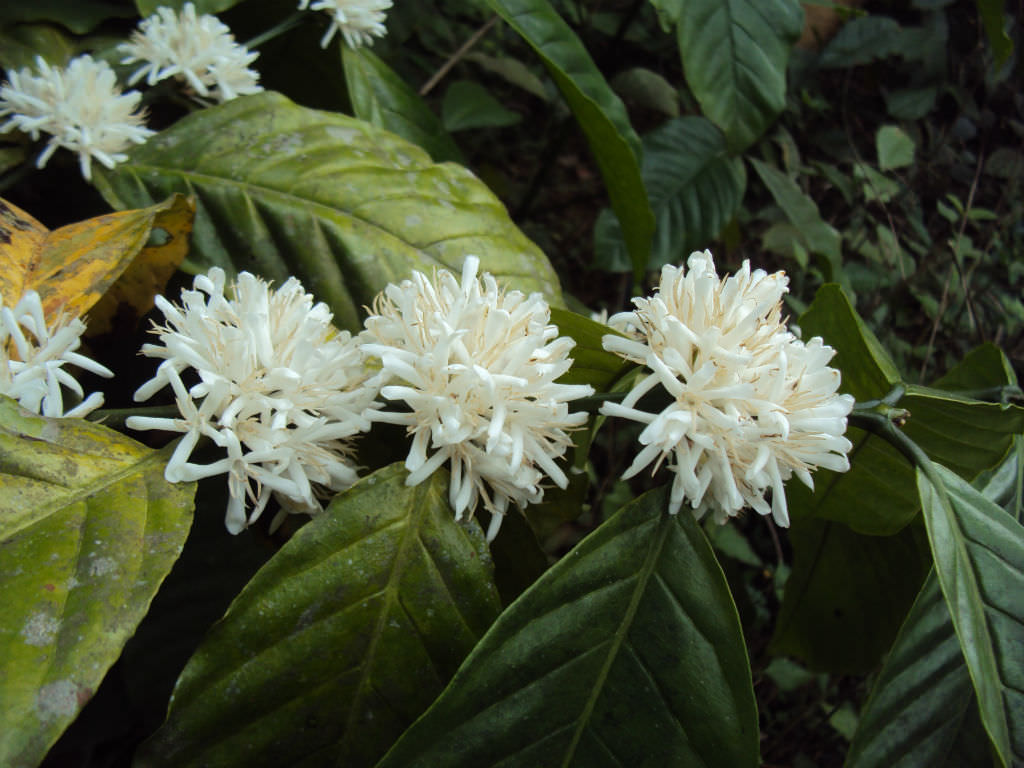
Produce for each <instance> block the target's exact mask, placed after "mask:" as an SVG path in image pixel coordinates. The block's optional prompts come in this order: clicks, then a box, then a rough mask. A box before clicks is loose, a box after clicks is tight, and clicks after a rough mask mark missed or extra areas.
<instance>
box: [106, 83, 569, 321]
mask: <svg viewBox="0 0 1024 768" xmlns="http://www.w3.org/2000/svg"><path fill="white" fill-rule="evenodd" d="M129 155H130V156H129V159H128V160H127V161H126V162H124V163H121V164H119V165H118V166H117V168H116V169H115V170H114V171H105V172H104V174H103V175H102V177H100V176H97V185H98V186H99V188H100V189H101V191H102V193H103V194H104V196H105V197H106V199H107V200H108V202H110V203H111V205H113V206H115V207H120V208H124V207H138V204H139V203H141V202H142V201H147V202H146V203H144V204H149V202H148V201H154V200H164V199H166V198H167V196H168V195H169V194H170V192H171V191H180V192H187V193H191V194H194V195H195V196H196V200H197V210H196V220H195V229H194V230H193V235H192V248H193V250H192V252H191V254H190V258H189V263H190V264H191V266H192V268H193V269H196V270H205V269H208V268H209V267H211V266H215V265H216V266H221V267H223V268H224V269H225V270H227V271H228V272H229V273H233V272H238V271H241V270H243V269H247V270H250V271H253V272H256V273H258V274H260V275H261V276H263V277H265V278H267V279H271V280H274V281H275V282H276V283H278V284H280V283H283V282H284V281H285V280H287V279H288V278H289V277H291V276H295V277H298V278H299V279H300V280H301V281H302V283H303V285H304V286H305V288H306V289H307V290H309V291H310V292H311V293H313V294H314V295H315V296H317V298H318V299H321V300H323V301H325V302H326V303H327V304H328V306H330V308H331V309H332V311H333V312H334V316H335V318H334V322H335V325H337V326H339V327H341V328H347V329H349V330H353V331H358V330H359V329H360V328H361V327H362V307H363V306H365V305H369V304H370V303H372V301H373V298H374V296H375V295H376V294H377V292H378V291H380V290H381V289H382V288H383V287H384V286H385V285H387V284H388V283H389V282H400V281H401V280H403V279H406V278H407V277H408V276H409V273H410V271H411V270H413V269H419V270H421V271H425V272H427V273H429V272H430V271H431V269H432V268H434V267H447V268H449V269H452V270H454V271H455V272H456V273H459V272H461V269H462V263H463V261H464V259H465V257H466V256H467V255H470V254H473V255H476V256H479V257H480V261H481V266H482V268H483V269H484V270H487V271H489V272H491V273H492V274H494V275H495V277H497V278H499V280H501V281H502V282H504V283H507V284H509V285H510V287H513V288H518V289H520V290H522V291H525V292H531V291H539V292H541V293H543V294H544V295H545V296H546V297H547V299H548V300H549V301H550V302H552V303H554V304H556V305H558V304H560V303H561V293H560V289H559V284H558V277H557V275H556V274H555V272H554V270H553V268H552V267H551V264H550V263H549V262H548V260H547V257H545V256H544V254H543V253H542V252H541V251H540V249H538V248H537V246H536V245H534V244H533V243H532V242H531V241H530V240H529V239H527V238H526V236H525V235H523V233H522V232H520V230H519V229H518V228H517V227H516V226H515V225H514V224H513V223H512V221H511V220H510V219H509V217H508V213H507V211H506V210H505V207H504V206H503V205H502V204H501V202H500V201H499V200H497V198H495V197H494V195H493V194H491V192H490V191H489V190H488V189H487V188H486V187H485V186H484V185H483V184H482V183H481V182H480V181H479V180H478V179H477V178H476V177H475V176H473V174H472V173H470V172H469V171H468V170H466V169H465V168H462V167H460V166H457V165H453V164H442V165H435V164H434V163H432V162H431V161H430V158H429V157H428V156H427V154H426V153H425V152H424V151H423V150H421V149H420V148H419V147H416V146H414V145H412V144H409V143H408V142H406V141H404V140H402V139H400V138H398V137H397V136H394V135H393V134H390V133H387V132H385V131H381V130H380V129H378V128H375V127H374V126H372V125H370V124H369V123H365V122H363V121H360V120H354V119H352V118H348V117H344V116H342V115H337V114H334V113H330V112H321V111H317V110H312V109H306V108H304V107H300V106H297V105H296V104H293V103H292V102H290V101H289V100H288V99H286V98H285V97H283V96H281V95H280V94H276V93H273V92H269V91H268V92H264V93H260V94H256V95H253V96H244V97H241V98H238V99H234V100H233V101H229V102H227V103H226V104H222V105H220V106H217V107H211V108H209V109H204V110H201V111H200V112H197V113H195V114H193V115H190V116H189V117H187V118H185V119H183V120H181V121H179V122H178V123H176V124H175V125H174V126H173V127H172V128H170V129H168V130H166V131H163V132H162V133H160V134H159V135H158V136H154V137H152V138H151V139H150V140H149V141H147V142H146V144H144V145H142V146H139V147H136V148H134V149H133V150H131V151H130V152H129ZM239 157H244V158H245V160H244V162H243V163H241V164H240V163H239Z"/></svg>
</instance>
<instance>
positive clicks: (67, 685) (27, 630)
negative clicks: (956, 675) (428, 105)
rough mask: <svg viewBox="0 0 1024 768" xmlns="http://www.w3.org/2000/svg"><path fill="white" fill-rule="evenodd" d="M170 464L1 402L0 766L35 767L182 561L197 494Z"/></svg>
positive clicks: (103, 434)
mask: <svg viewBox="0 0 1024 768" xmlns="http://www.w3.org/2000/svg"><path fill="white" fill-rule="evenodd" d="M167 456H168V452H167V451H153V450H151V449H149V448H146V447H145V446H144V445H141V444H139V443H136V442H135V441H134V440H131V439H129V438H127V437H125V436H124V435H121V434H120V433H118V432H114V431H113V430H111V429H108V428H107V427H103V426H100V425H99V424H92V423H89V422H85V421H81V420H79V419H47V418H44V417H42V416H37V415H35V414H32V413H30V412H28V411H25V410H24V409H22V408H20V407H19V406H18V405H17V403H15V402H14V401H13V400H10V399H8V398H6V397H3V398H0V564H2V565H0V594H2V595H3V598H2V599H0V723H2V724H3V725H2V727H0V765H4V766H34V765H38V764H39V763H40V761H42V759H43V756H44V755H45V754H46V751H47V750H48V749H49V748H50V746H51V745H52V744H53V743H54V742H55V741H56V740H57V737H58V736H59V735H60V734H61V732H62V731H63V730H64V729H65V728H66V727H67V726H68V724H70V723H71V721H72V720H74V718H75V716H76V715H77V714H78V712H79V710H80V709H81V708H82V707H83V706H84V705H85V704H86V702H88V701H89V699H90V698H92V695H93V693H95V691H96V689H97V688H98V687H99V684H100V681H101V680H102V679H103V676H104V675H105V674H106V672H107V670H108V669H109V668H110V665H111V664H113V663H114V662H115V661H116V660H117V657H118V656H119V655H120V653H121V649H122V647H123V646H124V644H125V642H127V640H128V638H130V637H131V635H132V632H134V631H135V627H136V626H137V625H138V623H139V621H141V620H142V617H143V616H145V615H146V611H147V610H148V608H149V604H150V601H151V600H152V599H153V596H154V595H155V594H156V591H157V589H158V588H159V587H160V583H161V582H162V581H163V580H164V577H165V576H166V575H167V573H168V571H170V569H171V566H172V565H173V564H174V561H175V560H176V559H177V557H178V555H179V554H180V552H181V548H182V546H183V545H184V542H185V538H186V536H187V535H188V529H189V525H190V524H191V522H192V496H193V494H194V492H195V485H194V484H193V483H184V484H178V485H174V484H171V483H168V482H167V481H166V480H164V477H163V472H164V466H165V464H166V461H167Z"/></svg>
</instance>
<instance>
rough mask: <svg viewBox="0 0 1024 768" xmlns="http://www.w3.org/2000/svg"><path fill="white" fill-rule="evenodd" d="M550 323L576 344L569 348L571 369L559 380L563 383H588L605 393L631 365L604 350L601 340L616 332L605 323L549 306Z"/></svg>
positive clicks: (595, 389) (596, 390) (597, 390)
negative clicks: (570, 349) (570, 350)
mask: <svg viewBox="0 0 1024 768" xmlns="http://www.w3.org/2000/svg"><path fill="white" fill-rule="evenodd" d="M551 322H552V323H554V324H555V325H557V326H558V332H559V334H560V335H562V336H570V337H571V338H572V339H573V340H574V341H575V342H576V346H575V347H573V348H572V352H570V353H569V354H570V356H571V357H572V360H573V362H572V368H570V369H569V371H568V372H566V373H565V374H564V375H563V376H562V378H560V379H559V382H560V383H562V384H589V385H590V386H592V387H593V388H594V391H595V392H608V391H609V390H610V389H611V386H612V384H614V383H615V381H616V380H617V379H618V378H619V377H620V376H622V374H623V373H625V371H626V370H627V369H628V368H629V367H630V363H629V362H627V361H626V360H623V359H622V358H621V357H619V356H618V355H616V354H614V353H612V352H606V351H605V349H604V347H603V346H602V343H601V339H602V338H604V337H605V336H607V335H608V334H613V335H614V334H616V333H617V331H615V330H613V329H612V328H610V327H609V326H607V325H605V324H604V323H598V322H596V321H594V320H591V319H590V318H589V317H584V316H583V315H579V314H576V313H575V312H570V311H568V310H565V309H552V310H551Z"/></svg>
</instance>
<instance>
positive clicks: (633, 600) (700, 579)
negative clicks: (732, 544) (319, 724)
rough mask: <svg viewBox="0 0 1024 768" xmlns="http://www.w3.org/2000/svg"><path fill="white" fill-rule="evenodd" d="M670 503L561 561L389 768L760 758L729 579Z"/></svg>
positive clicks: (384, 766) (501, 625)
mask: <svg viewBox="0 0 1024 768" xmlns="http://www.w3.org/2000/svg"><path fill="white" fill-rule="evenodd" d="M667 504H668V493H667V490H666V489H664V488H662V489H658V490H655V491H652V492H650V493H647V494H644V495H643V496H641V497H640V498H638V499H637V500H636V501H634V502H632V503H630V504H628V505H627V506H625V507H624V508H623V509H622V510H620V511H619V512H618V513H616V514H615V515H614V516H613V517H612V518H610V519H609V520H608V521H607V522H605V523H604V524H603V525H602V526H601V527H600V528H599V529H598V530H597V531H595V532H594V533H592V534H591V535H590V536H588V537H587V538H586V539H584V540H583V542H581V543H580V544H579V545H578V546H577V547H576V548H575V549H574V550H573V551H572V552H570V553H569V554H568V555H566V556H565V557H564V558H563V559H562V560H561V561H559V562H558V563H556V564H555V565H554V566H552V567H551V569H549V570H548V571H547V572H546V573H545V574H544V575H543V576H542V577H541V578H540V579H539V580H538V581H537V583H536V584H534V585H533V586H532V587H531V588H530V589H528V590H527V591H526V592H524V593H523V595H522V596H521V597H520V598H519V600H517V601H516V602H515V603H513V604H512V605H511V606H510V607H509V608H508V609H507V610H506V611H505V612H504V613H503V614H502V615H501V617H500V618H499V619H498V621H497V622H496V623H495V624H494V626H493V627H491V629H490V630H489V631H488V633H487V634H486V635H485V636H484V638H483V640H481V641H480V643H479V645H478V646H477V647H476V648H475V649H474V650H473V652H472V653H471V654H470V656H469V657H468V658H467V659H466V661H465V663H464V664H463V665H462V667H461V668H460V669H459V671H458V673H457V674H456V676H455V678H454V679H453V680H452V682H451V684H450V685H449V686H448V688H447V689H446V690H445V692H444V693H443V694H442V695H441V697H440V698H439V699H438V700H437V702H436V703H435V704H434V705H433V706H432V707H431V708H430V709H429V710H428V711H427V712H426V714H424V715H423V717H421V718H420V719H419V720H418V721H417V722H416V724H415V725H413V727H412V728H410V729H409V730H408V731H407V732H406V733H405V734H404V735H403V736H402V738H401V739H400V740H399V742H398V743H397V744H396V745H395V746H394V747H393V748H392V749H391V751H390V752H388V754H387V756H386V757H385V758H384V760H383V761H382V762H381V763H380V768H398V767H399V766H401V768H414V767H415V766H430V767H431V768H444V767H445V766H453V767H455V766H458V767H459V768H462V767H463V766H469V765H472V766H474V768H477V767H479V768H484V766H493V765H499V764H500V765H502V766H504V767H505V768H514V767H515V766H524V768H525V767H527V766H528V767H529V768H535V766H538V765H561V766H586V767H587V768H594V767H596V766H659V768H668V767H670V766H691V765H704V766H709V768H710V767H712V766H730V768H735V767H737V766H744V765H750V766H753V765H757V764H758V743H757V714H756V709H755V704H754V698H753V690H752V688H751V682H750V677H749V674H750V672H749V662H748V660H747V654H746V648H745V646H744V643H743V637H742V634H741V632H740V626H739V619H738V617H737V615H736V610H735V607H734V606H733V603H732V598H731V596H730V594H729V589H728V586H727V584H726V581H725V577H724V576H723V575H722V572H721V570H720V568H719V566H718V563H717V561H716V560H715V557H714V554H713V553H712V551H711V548H710V546H709V545H708V543H707V541H706V539H705V538H704V536H703V534H702V533H701V532H700V527H699V526H698V524H697V523H696V522H695V521H694V519H693V517H692V516H691V515H686V514H683V515H676V516H671V515H667V514H665V508H666V506H667Z"/></svg>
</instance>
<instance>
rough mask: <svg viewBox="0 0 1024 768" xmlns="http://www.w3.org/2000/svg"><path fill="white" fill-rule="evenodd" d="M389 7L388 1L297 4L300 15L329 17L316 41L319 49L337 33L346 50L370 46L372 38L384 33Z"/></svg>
mask: <svg viewBox="0 0 1024 768" xmlns="http://www.w3.org/2000/svg"><path fill="white" fill-rule="evenodd" d="M391 5H392V0H299V10H300V11H305V10H310V11H323V12H324V13H326V14H328V15H329V16H330V17H331V25H330V26H329V27H328V28H327V32H326V33H324V36H323V38H322V39H321V40H320V47H321V48H326V47H327V45H328V43H330V42H331V39H332V38H333V37H334V34H335V32H337V31H338V30H341V34H342V37H344V38H345V42H346V43H348V46H349V47H350V48H359V47H360V46H363V45H373V38H374V37H384V35H386V34H387V33H388V30H387V27H385V26H384V21H385V19H386V18H387V14H386V13H385V11H387V10H388V9H389V8H390V7H391Z"/></svg>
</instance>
